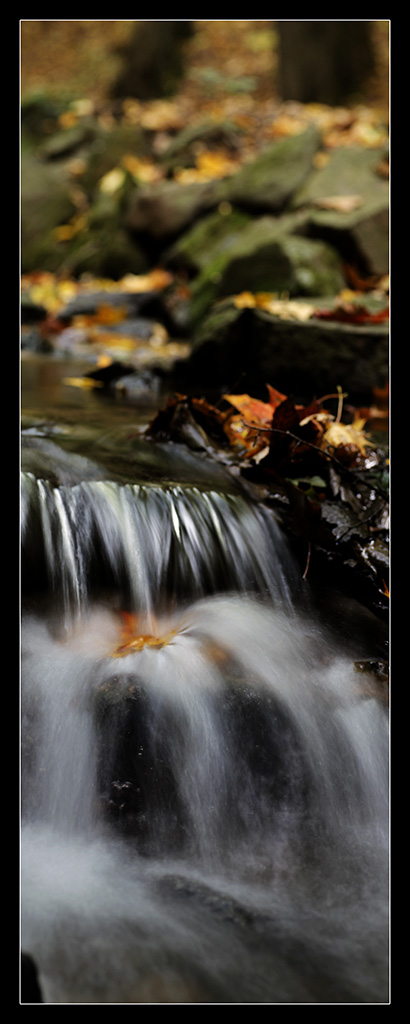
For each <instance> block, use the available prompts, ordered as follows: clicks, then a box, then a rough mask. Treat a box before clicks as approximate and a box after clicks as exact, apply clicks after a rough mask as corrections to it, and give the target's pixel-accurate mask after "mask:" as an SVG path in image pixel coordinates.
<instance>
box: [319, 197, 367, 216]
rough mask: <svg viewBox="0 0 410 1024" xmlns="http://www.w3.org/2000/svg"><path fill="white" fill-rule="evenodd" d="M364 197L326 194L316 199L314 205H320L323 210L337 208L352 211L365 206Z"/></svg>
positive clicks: (346, 211)
mask: <svg viewBox="0 0 410 1024" xmlns="http://www.w3.org/2000/svg"><path fill="white" fill-rule="evenodd" d="M363 203H364V199H363V198H362V196H357V195H353V196H324V197H323V199H315V200H314V201H313V206H318V207H319V209H321V210H337V211H338V212H339V213H351V212H352V210H357V208H358V207H359V206H363Z"/></svg>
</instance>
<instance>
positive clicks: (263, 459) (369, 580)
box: [147, 385, 389, 612]
mask: <svg viewBox="0 0 410 1024" xmlns="http://www.w3.org/2000/svg"><path fill="white" fill-rule="evenodd" d="M267 392H268V395H267V401H263V400H261V399H260V398H257V397H252V396H250V395H248V394H235V395H234V394H225V395H223V397H222V399H221V401H220V402H219V403H218V405H212V404H210V403H209V402H208V401H207V400H206V399H205V398H197V397H193V396H188V395H180V394H178V395H175V396H174V397H173V398H171V399H170V400H169V402H168V404H167V406H166V407H165V408H164V409H162V410H160V412H159V413H158V414H157V416H156V417H155V419H154V420H153V421H152V423H151V424H150V426H149V427H148V430H147V434H148V436H149V437H150V438H152V439H154V440H160V441H165V440H171V441H174V442H176V443H183V444H186V445H188V446H189V447H191V448H193V449H194V450H196V451H199V452H201V451H202V452H203V453H204V454H205V453H206V454H207V456H211V457H212V458H216V459H218V460H222V461H223V462H225V464H226V465H227V466H228V467H230V468H231V469H232V470H233V472H234V474H235V477H236V479H237V480H239V482H240V483H241V484H242V485H243V486H244V487H245V489H246V490H247V491H248V493H251V495H252V496H253V497H254V498H255V500H257V501H263V502H266V503H267V504H268V505H269V506H271V507H272V506H273V507H274V508H275V509H276V510H277V511H278V513H279V518H280V520H281V521H282V523H283V525H284V526H285V527H286V529H287V530H288V531H289V532H290V533H291V534H292V535H293V537H294V538H295V541H296V542H297V546H298V548H299V550H300V552H301V557H302V558H303V559H304V569H303V576H304V577H305V578H306V576H307V575H308V572H309V569H310V565H311V556H312V552H313V551H316V552H317V553H320V555H321V556H322V557H323V556H325V561H326V563H327V564H328V565H333V566H335V565H336V564H337V565H338V566H339V568H340V569H343V570H348V571H349V573H350V572H351V570H353V572H354V571H355V570H356V569H360V574H361V578H362V579H363V584H364V589H365V590H366V589H367V590H368V591H369V593H371V596H370V604H371V606H372V607H375V608H376V609H377V610H378V611H382V612H386V611H387V608H388V595H389V589H388V580H389V560H388V533H389V475H388V474H389V469H388V466H389V460H388V456H387V443H386V444H380V443H379V444H376V442H375V440H373V437H372V435H371V434H370V433H368V432H367V431H366V429H365V428H366V426H368V425H369V426H370V427H371V426H372V425H373V424H374V425H375V427H376V429H377V431H378V434H380V432H381V431H382V430H384V432H385V437H386V442H387V436H388V435H387V431H388V388H387V386H386V388H385V389H380V390H379V391H378V392H377V393H375V395H374V405H372V406H371V407H369V408H367V409H352V408H350V407H348V406H347V407H346V406H345V404H344V400H345V398H346V397H347V396H346V395H345V394H344V393H343V392H342V389H341V388H338V389H337V393H336V394H334V395H325V396H323V397H322V398H319V399H313V400H312V401H311V402H310V403H309V404H307V405H301V404H298V403H297V402H295V400H294V399H293V398H292V397H291V396H287V395H284V394H282V393H281V392H279V391H277V390H276V389H275V388H274V387H272V386H271V385H268V387H267ZM334 402H336V408H335V411H334V412H332V411H330V409H329V408H328V406H329V405H330V404H332V403H334ZM365 599H366V597H365Z"/></svg>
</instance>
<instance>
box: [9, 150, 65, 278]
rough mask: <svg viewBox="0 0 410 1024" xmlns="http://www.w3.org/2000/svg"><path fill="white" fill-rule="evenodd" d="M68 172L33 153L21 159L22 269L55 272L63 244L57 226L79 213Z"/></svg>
mask: <svg viewBox="0 0 410 1024" xmlns="http://www.w3.org/2000/svg"><path fill="white" fill-rule="evenodd" d="M71 188H72V185H71V182H70V180H69V178H68V175H66V174H64V173H62V172H61V169H60V168H58V167H57V166H54V165H52V164H50V165H48V164H43V163H41V162H40V161H39V160H38V158H37V157H36V156H35V155H33V154H30V153H27V152H23V153H22V161H21V191H22V203H21V252H22V258H21V269H22V272H23V273H27V272H29V271H31V270H39V269H41V270H49V271H52V272H53V271H55V270H57V269H58V267H59V263H60V261H61V246H60V245H59V242H58V239H57V237H56V235H55V228H57V227H58V226H59V225H61V224H66V223H67V222H68V221H69V220H70V218H71V217H73V216H74V214H75V213H76V212H77V210H76V206H75V204H74V202H73V199H72V194H71Z"/></svg>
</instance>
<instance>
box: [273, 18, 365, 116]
mask: <svg viewBox="0 0 410 1024" xmlns="http://www.w3.org/2000/svg"><path fill="white" fill-rule="evenodd" d="M276 26H277V31H278V35H279V88H280V93H281V96H282V99H284V100H297V101H299V102H300V103H327V104H329V105H330V106H331V105H334V104H338V103H343V102H346V101H347V100H349V98H351V97H352V96H353V95H354V94H355V93H357V92H358V91H360V89H361V88H362V87H363V85H364V84H365V83H366V80H367V79H368V78H369V76H370V74H371V73H372V71H373V68H374V55H373V47H372V22H370V21H278V22H276Z"/></svg>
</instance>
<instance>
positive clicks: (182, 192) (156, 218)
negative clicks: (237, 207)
mask: <svg viewBox="0 0 410 1024" xmlns="http://www.w3.org/2000/svg"><path fill="white" fill-rule="evenodd" d="M218 187H219V182H217V183H216V184H215V183H214V182H208V181H207V182H194V183H193V184H191V185H182V184H180V183H179V182H178V181H163V182H159V183H158V184H152V185H145V186H143V187H142V188H137V189H135V191H134V193H133V195H132V196H131V197H130V201H129V206H128V210H127V213H126V215H125V225H126V227H127V228H128V229H129V230H130V231H133V232H135V233H136V234H137V235H143V236H148V237H149V238H151V239H154V240H155V241H157V242H160V243H161V244H162V245H165V244H167V243H170V242H171V240H172V239H174V238H176V237H177V236H178V235H181V234H182V232H183V231H185V230H186V229H187V228H188V227H190V226H191V225H192V224H193V222H194V221H195V220H196V219H197V218H198V217H201V216H202V215H203V214H205V213H209V211H210V210H212V209H215V207H216V206H217V205H218V202H219V198H218Z"/></svg>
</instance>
